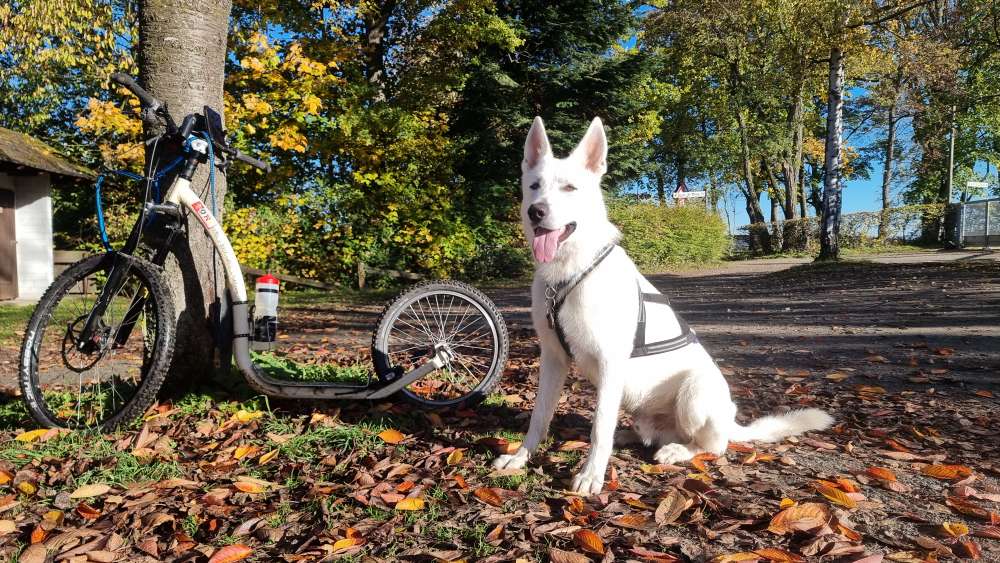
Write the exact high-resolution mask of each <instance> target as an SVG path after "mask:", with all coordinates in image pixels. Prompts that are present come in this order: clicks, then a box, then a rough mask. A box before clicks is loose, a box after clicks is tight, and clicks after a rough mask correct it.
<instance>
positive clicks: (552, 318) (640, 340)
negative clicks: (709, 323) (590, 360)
mask: <svg viewBox="0 0 1000 563" xmlns="http://www.w3.org/2000/svg"><path fill="white" fill-rule="evenodd" d="M615 246H616V245H614V244H609V245H608V246H606V247H604V248H603V249H601V251H600V252H599V253H598V254H597V257H596V258H594V261H593V262H591V264H590V266H589V267H587V269H586V270H584V271H583V272H581V273H579V274H577V275H576V276H574V277H573V278H570V279H568V280H565V281H562V282H559V283H558V284H556V285H555V286H551V285H550V286H546V288H545V297H546V302H547V303H546V304H547V309H548V311H547V314H546V317H547V318H548V321H549V327H550V328H552V329H553V330H555V331H556V336H557V337H558V338H559V344H561V345H562V348H563V350H564V351H565V352H566V355H567V356H569V357H570V358H572V357H573V352H572V351H571V350H570V348H569V343H568V342H567V341H566V333H565V332H563V328H562V324H561V323H560V322H559V312H560V311H561V310H562V305H563V302H565V301H566V296H567V295H569V294H570V293H572V291H573V290H574V289H576V286H578V285H580V282H582V281H583V279H584V278H586V277H587V276H588V275H589V274H590V273H591V272H593V271H594V269H596V268H597V267H598V266H599V265H600V264H601V262H603V261H604V259H605V258H607V257H608V255H609V254H611V251H612V250H614V249H615ZM636 286H637V287H638V288H639V318H638V320H636V324H635V337H634V339H633V341H632V356H631V357H633V358H638V357H641V356H652V355H654V354H665V353H667V352H673V351H674V350H680V349H681V348H683V347H685V346H687V345H688V344H693V343H695V342H697V341H698V336H697V335H696V334H695V333H694V331H693V330H691V327H690V326H688V324H687V323H686V322H684V319H682V318H681V317H680V315H678V314H677V313H675V312H673V309H671V308H670V300H669V299H667V296H666V295H663V294H660V293H645V292H643V291H642V284H641V283H640V282H639V281H638V280H636ZM563 290H565V291H563ZM560 292H562V293H561V294H560ZM647 303H653V304H658V305H663V306H662V307H652V308H651V309H650V310H649V312H647V310H646V304H647ZM665 315H674V317H675V318H676V319H677V324H678V325H680V329H681V333H680V334H679V335H678V336H674V337H672V338H665V339H663V340H653V341H652V342H649V338H650V333H651V334H652V335H653V336H652V338H654V339H655V338H657V332H658V331H657V329H658V328H661V327H668V326H670V323H668V322H662V321H661V322H658V320H659V319H661V318H663V319H664V320H665V317H664V316H665ZM647 327H655V328H651V329H649V330H648V329H647Z"/></svg>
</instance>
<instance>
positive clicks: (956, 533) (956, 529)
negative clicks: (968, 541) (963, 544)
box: [941, 522, 969, 538]
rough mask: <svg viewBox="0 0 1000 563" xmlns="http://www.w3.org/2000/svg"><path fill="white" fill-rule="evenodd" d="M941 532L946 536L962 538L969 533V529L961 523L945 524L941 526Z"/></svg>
mask: <svg viewBox="0 0 1000 563" xmlns="http://www.w3.org/2000/svg"><path fill="white" fill-rule="evenodd" d="M941 532H942V533H943V534H944V535H945V536H949V537H953V538H960V537H962V536H964V535H966V534H968V533H969V527H968V526H966V525H965V524H963V523H961V522H944V523H942V524H941Z"/></svg>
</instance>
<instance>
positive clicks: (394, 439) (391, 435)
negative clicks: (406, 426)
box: [378, 428, 406, 444]
mask: <svg viewBox="0 0 1000 563" xmlns="http://www.w3.org/2000/svg"><path fill="white" fill-rule="evenodd" d="M378 437H379V438H382V441H383V442H385V443H386V444H398V443H400V442H402V441H403V440H405V439H406V436H404V435H403V433H402V432H400V431H399V430H396V429H394V428H390V429H388V430H383V431H381V432H379V434H378Z"/></svg>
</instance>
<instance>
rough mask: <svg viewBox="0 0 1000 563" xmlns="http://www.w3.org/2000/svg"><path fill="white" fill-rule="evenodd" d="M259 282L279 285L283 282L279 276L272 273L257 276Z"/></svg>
mask: <svg viewBox="0 0 1000 563" xmlns="http://www.w3.org/2000/svg"><path fill="white" fill-rule="evenodd" d="M257 283H271V284H274V285H278V284H280V283H281V282H280V281H278V278H276V277H274V276H272V275H271V274H264V275H263V276H261V277H259V278H257Z"/></svg>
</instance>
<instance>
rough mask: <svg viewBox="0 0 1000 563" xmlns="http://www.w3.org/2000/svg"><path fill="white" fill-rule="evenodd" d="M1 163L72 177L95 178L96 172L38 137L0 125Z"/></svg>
mask: <svg viewBox="0 0 1000 563" xmlns="http://www.w3.org/2000/svg"><path fill="white" fill-rule="evenodd" d="M0 163H10V164H13V165H15V167H17V168H21V167H25V168H33V169H35V170H41V171H43V172H48V173H50V174H58V175H61V176H70V177H72V178H93V177H94V173H93V172H91V171H90V170H88V169H87V168H84V167H83V166H80V165H77V164H73V163H72V162H70V161H68V160H66V159H65V158H64V157H62V156H60V155H59V154H58V153H56V151H55V150H54V149H53V148H52V147H50V146H48V145H46V144H45V143H43V142H41V141H39V140H38V139H36V138H34V137H32V136H30V135H25V134H24V133H18V132H17V131H11V130H10V129H4V128H3V127H0Z"/></svg>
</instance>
